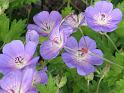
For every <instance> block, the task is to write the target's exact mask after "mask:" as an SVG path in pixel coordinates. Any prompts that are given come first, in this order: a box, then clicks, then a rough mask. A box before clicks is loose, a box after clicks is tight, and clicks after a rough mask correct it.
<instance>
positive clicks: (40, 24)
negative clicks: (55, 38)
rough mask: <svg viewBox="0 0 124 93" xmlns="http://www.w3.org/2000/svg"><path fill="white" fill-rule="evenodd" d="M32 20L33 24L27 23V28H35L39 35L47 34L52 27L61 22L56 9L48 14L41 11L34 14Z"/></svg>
mask: <svg viewBox="0 0 124 93" xmlns="http://www.w3.org/2000/svg"><path fill="white" fill-rule="evenodd" d="M33 20H34V22H35V24H29V25H28V27H27V28H28V30H35V31H37V32H38V33H39V35H40V36H48V35H49V33H50V32H51V31H52V29H53V27H54V26H56V25H57V24H59V23H60V22H61V20H62V17H61V14H60V13H59V12H58V11H52V12H51V13H50V14H49V12H47V11H42V12H40V13H38V14H37V15H35V16H34V17H33Z"/></svg>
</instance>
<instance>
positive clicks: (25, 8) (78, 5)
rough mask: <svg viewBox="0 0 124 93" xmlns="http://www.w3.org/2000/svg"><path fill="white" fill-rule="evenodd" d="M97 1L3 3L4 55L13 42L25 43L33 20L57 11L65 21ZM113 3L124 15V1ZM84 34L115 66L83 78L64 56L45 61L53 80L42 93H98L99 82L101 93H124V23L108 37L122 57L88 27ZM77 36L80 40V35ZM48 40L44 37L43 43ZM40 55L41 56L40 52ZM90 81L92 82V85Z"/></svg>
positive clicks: (0, 39) (0, 28)
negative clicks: (63, 59)
mask: <svg viewBox="0 0 124 93" xmlns="http://www.w3.org/2000/svg"><path fill="white" fill-rule="evenodd" d="M97 1H99V0H86V1H85V0H0V51H1V50H2V47H3V46H4V45H5V44H6V43H8V42H10V41H12V40H15V39H20V40H23V41H24V42H25V33H26V26H27V24H28V23H32V22H33V21H32V17H33V16H34V15H35V14H36V13H38V12H40V11H43V10H47V11H52V10H57V11H59V12H60V13H61V14H62V16H63V17H65V16H66V15H68V14H69V13H71V12H75V13H80V12H81V11H84V10H85V8H86V7H87V6H89V5H93V4H94V2H97ZM109 1H111V2H112V3H113V4H114V7H118V8H120V9H121V10H122V12H123V13H124V0H109ZM82 30H83V32H84V34H85V35H88V36H89V37H91V38H93V39H94V40H95V41H96V42H97V46H98V48H100V49H101V50H102V51H103V52H104V57H105V58H107V59H109V60H111V61H112V62H113V63H112V64H110V63H108V62H106V61H105V62H104V64H103V65H102V66H100V67H98V69H97V72H95V73H94V74H92V75H90V76H88V77H82V76H80V75H78V74H77V72H76V70H75V69H69V68H67V67H66V65H65V64H64V62H63V61H62V59H61V56H60V55H59V56H58V57H57V58H55V59H53V60H49V61H46V60H43V59H42V58H41V60H40V61H39V63H40V64H41V65H44V64H45V65H47V66H48V75H49V80H48V84H47V85H38V86H37V88H38V90H39V92H40V93H88V92H89V93H96V90H97V88H98V82H99V80H101V83H100V87H99V93H124V69H123V68H124V19H123V20H122V22H121V23H120V24H119V27H118V29H117V30H116V31H114V32H112V33H108V35H109V36H110V37H111V39H112V40H113V41H114V43H115V44H116V46H117V47H118V49H119V50H120V52H119V53H117V52H115V51H116V50H115V49H114V47H113V45H112V44H111V43H110V41H109V40H108V39H107V38H106V37H105V36H103V35H100V34H98V33H96V32H94V31H92V30H91V29H90V28H88V27H82ZM73 36H75V37H76V38H77V39H78V40H79V39H80V37H81V34H80V31H77V32H76V33H74V34H73ZM46 39H47V38H43V37H41V38H40V43H42V42H43V41H44V40H46ZM37 51H39V50H37ZM36 55H39V52H37V53H36ZM118 65H121V67H119V66H118ZM41 67H42V66H39V68H41ZM87 81H90V82H89V85H88V83H87ZM88 86H89V87H88Z"/></svg>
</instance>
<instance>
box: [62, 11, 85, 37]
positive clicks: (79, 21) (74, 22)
mask: <svg viewBox="0 0 124 93" xmlns="http://www.w3.org/2000/svg"><path fill="white" fill-rule="evenodd" d="M84 23H85V18H84V13H82V12H81V13H80V14H79V15H76V14H73V13H72V14H70V15H68V16H66V17H65V18H64V19H63V21H62V22H61V29H68V32H67V31H65V33H66V34H69V35H70V34H72V33H73V32H75V31H76V29H77V28H78V27H79V26H81V25H83V24H84Z"/></svg>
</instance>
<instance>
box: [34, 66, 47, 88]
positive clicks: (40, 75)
mask: <svg viewBox="0 0 124 93" xmlns="http://www.w3.org/2000/svg"><path fill="white" fill-rule="evenodd" d="M46 71H47V67H45V68H44V69H43V70H40V71H35V72H34V76H33V86H35V85H37V84H39V83H41V84H47V82H48V75H47V73H46Z"/></svg>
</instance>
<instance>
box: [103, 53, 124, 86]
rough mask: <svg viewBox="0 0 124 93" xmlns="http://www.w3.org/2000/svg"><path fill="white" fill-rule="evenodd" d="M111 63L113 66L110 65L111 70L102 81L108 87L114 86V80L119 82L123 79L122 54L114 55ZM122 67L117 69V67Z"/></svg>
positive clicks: (123, 59)
mask: <svg viewBox="0 0 124 93" xmlns="http://www.w3.org/2000/svg"><path fill="white" fill-rule="evenodd" d="M113 62H114V63H115V64H112V65H111V69H110V71H109V72H108V74H107V76H106V77H105V79H104V81H105V82H107V83H108V86H114V84H115V82H116V80H119V79H121V78H122V77H123V74H122V73H123V70H124V53H123V52H120V53H116V55H115V57H113ZM116 64H118V65H120V66H122V67H119V66H118V65H116Z"/></svg>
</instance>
